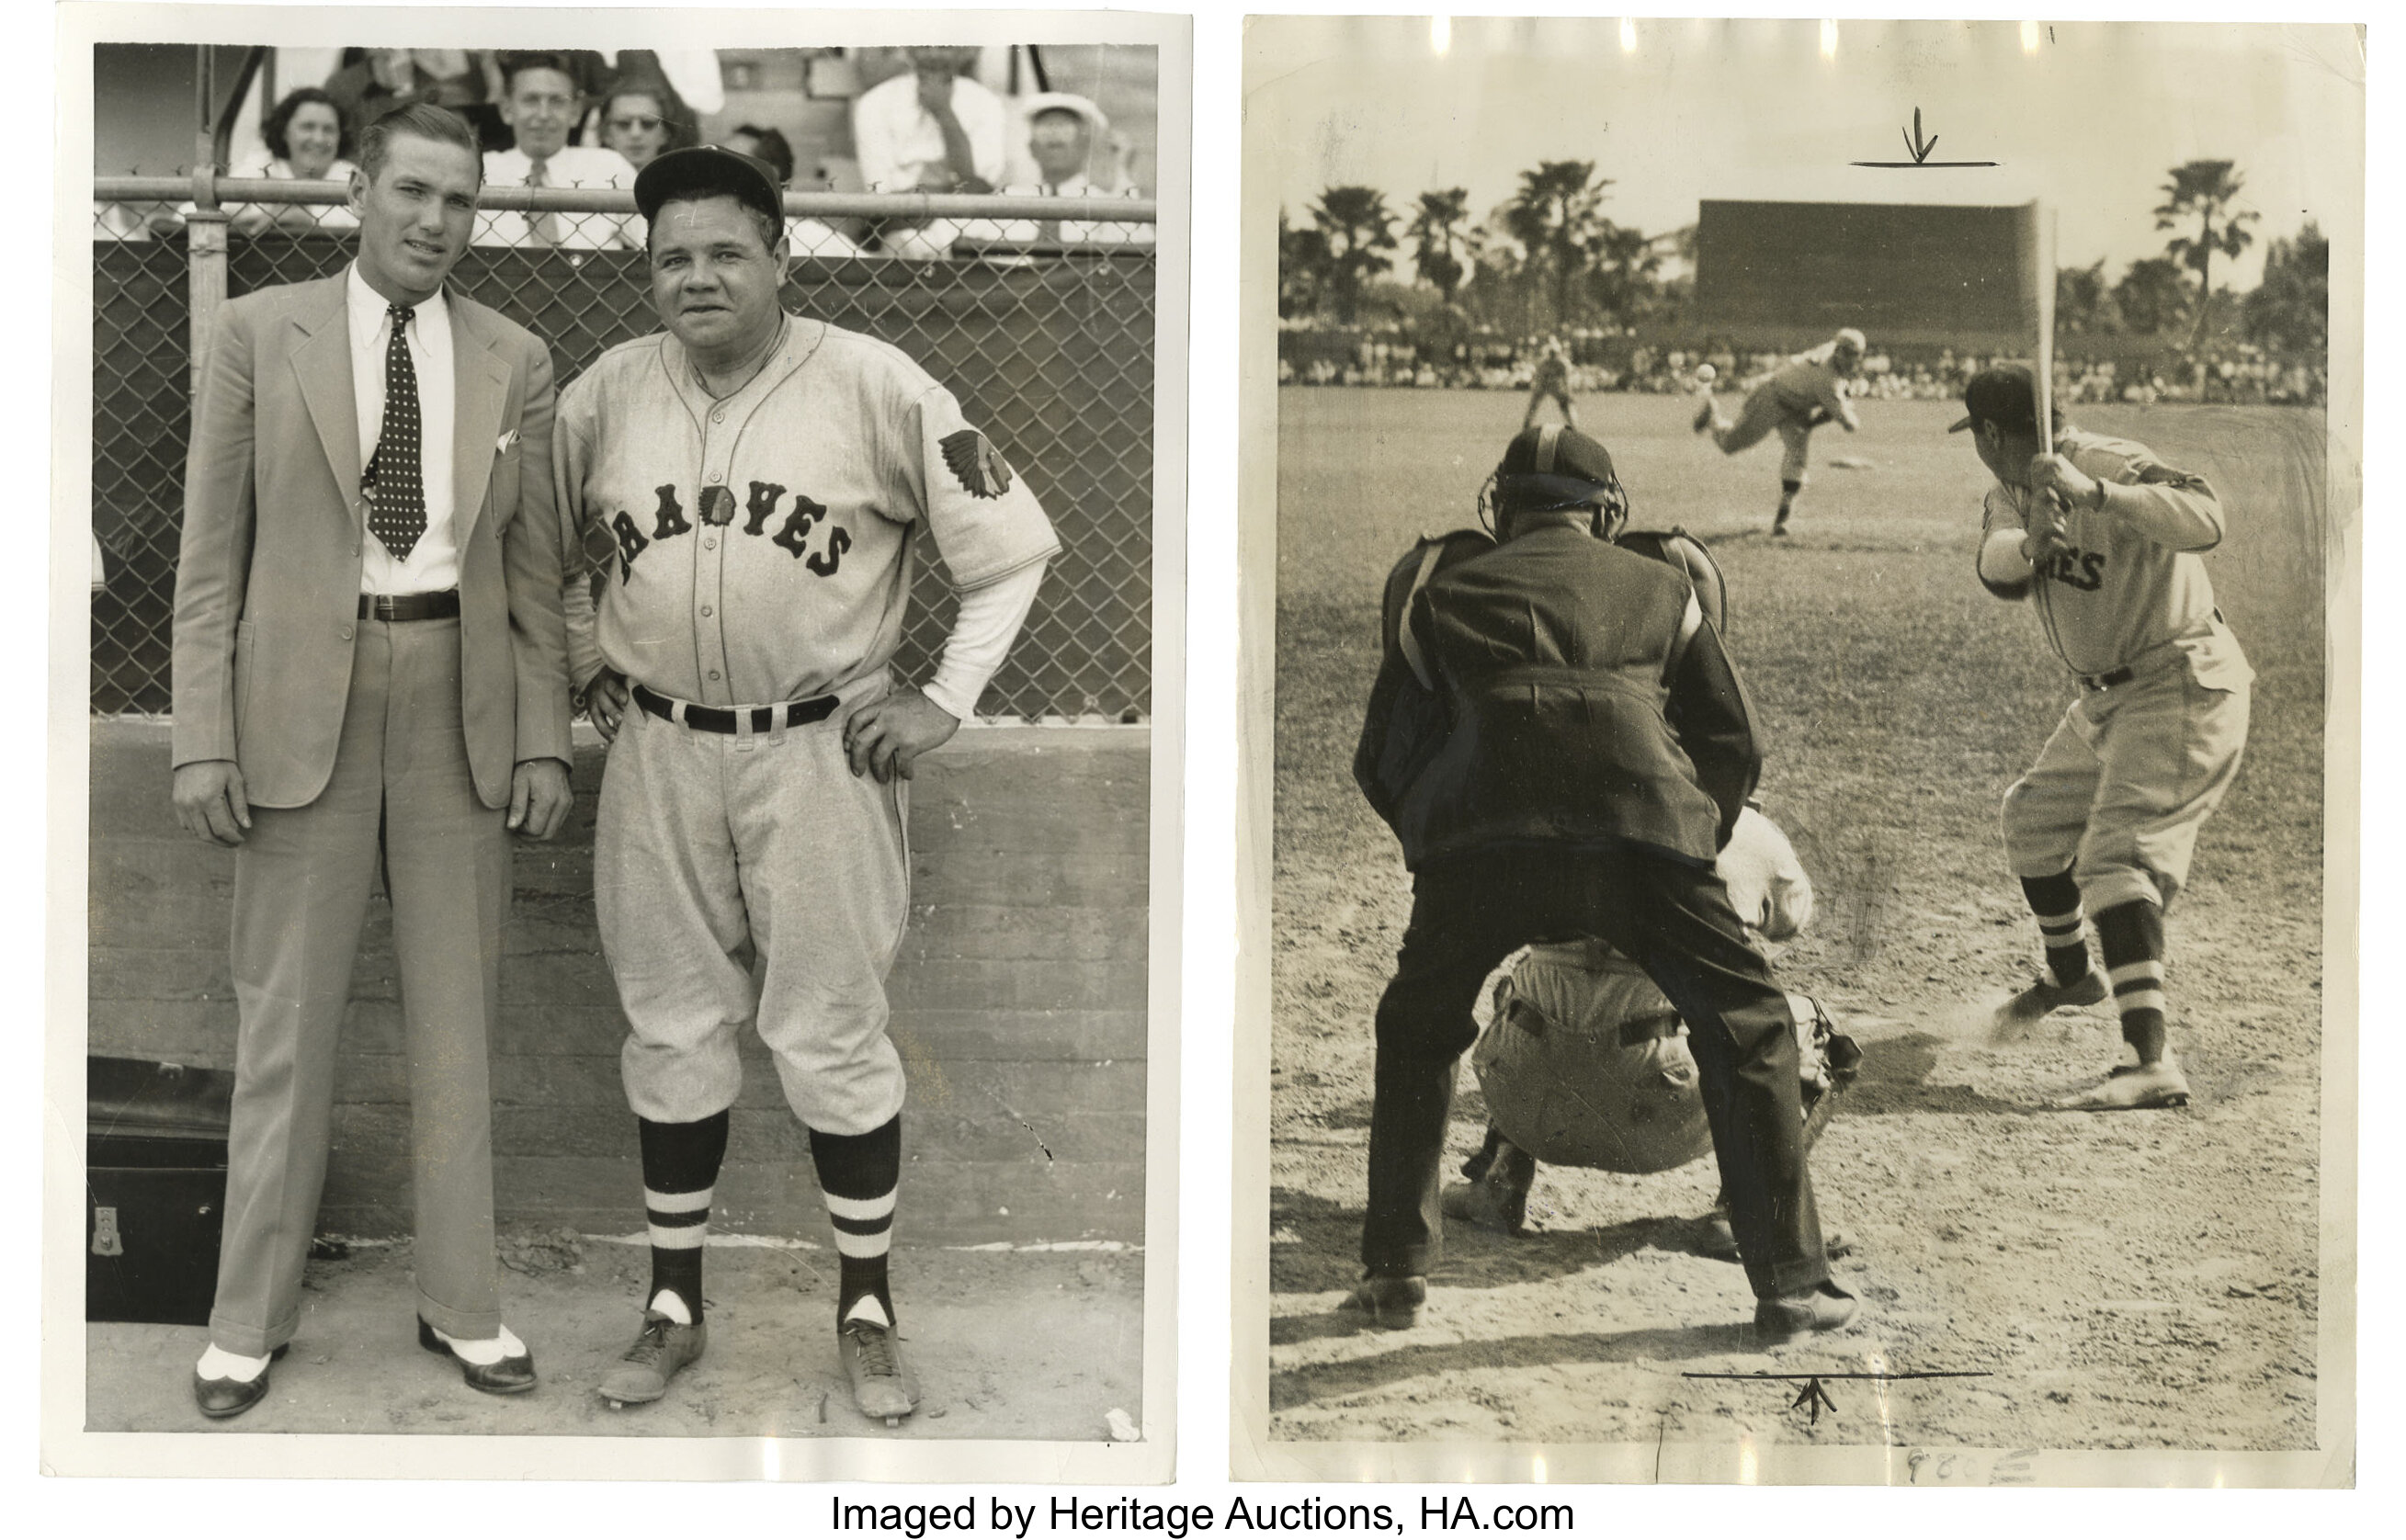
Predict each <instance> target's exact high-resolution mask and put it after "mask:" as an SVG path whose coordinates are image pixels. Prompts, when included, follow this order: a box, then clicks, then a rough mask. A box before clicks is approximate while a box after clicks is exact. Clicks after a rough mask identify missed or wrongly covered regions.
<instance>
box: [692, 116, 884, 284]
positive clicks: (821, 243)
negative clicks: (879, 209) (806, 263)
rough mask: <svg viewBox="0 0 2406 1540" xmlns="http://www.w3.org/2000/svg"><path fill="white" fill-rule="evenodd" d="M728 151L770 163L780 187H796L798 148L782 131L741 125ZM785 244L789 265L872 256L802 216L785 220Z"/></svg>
mask: <svg viewBox="0 0 2406 1540" xmlns="http://www.w3.org/2000/svg"><path fill="white" fill-rule="evenodd" d="M727 148H729V149H731V150H734V151H736V152H737V153H739V154H743V155H750V156H753V157H756V158H757V159H758V160H761V161H765V162H768V165H769V169H771V171H774V172H775V173H776V174H777V185H778V186H779V187H781V188H790V187H791V186H792V185H793V180H794V147H793V145H792V144H791V143H790V142H789V141H787V139H786V138H785V134H784V133H783V132H781V131H780V130H777V129H773V128H762V127H760V126H759V125H758V124H757V123H743V124H740V125H739V126H737V128H736V129H735V130H734V132H732V133H730V134H728V135H727ZM785 243H786V251H787V254H788V260H789V261H790V260H791V259H792V258H794V257H816V258H819V259H820V260H822V261H833V260H835V259H836V258H838V257H861V256H866V255H868V253H866V252H864V251H862V250H861V249H860V247H857V246H856V245H854V244H853V241H852V238H851V237H850V236H848V235H846V234H844V233H842V231H840V230H837V229H836V228H835V227H834V226H833V225H830V224H828V223H827V222H826V221H825V220H822V219H808V218H805V217H803V216H800V215H792V214H789V215H787V216H786V217H785Z"/></svg>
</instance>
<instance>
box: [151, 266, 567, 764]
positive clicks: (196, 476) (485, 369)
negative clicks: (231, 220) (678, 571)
mask: <svg viewBox="0 0 2406 1540" xmlns="http://www.w3.org/2000/svg"><path fill="white" fill-rule="evenodd" d="M344 282H345V280H344V277H343V276H340V275H338V276H334V277H332V278H324V279H319V280H318V281H316V282H312V283H302V284H292V285H290V286H288V287H284V288H278V289H268V290H261V291H259V292H257V293H254V294H247V295H245V296H243V297H242V298H241V299H238V300H233V301H230V302H228V303H227V304H225V305H224V307H223V308H222V309H221V310H220V311H219V316H218V319H217V324H216V327H215V329H214V332H213V335H212V338H211V342H210V345H209V346H210V352H209V357H208V360H207V363H206V368H205V373H204V374H203V379H202V386H201V397H200V401H199V403H197V405H196V406H195V408H194V411H193V419H192V441H191V457H190V459H188V460H187V462H186V466H185V474H184V534H183V549H182V555H181V558H180V559H179V563H178V567H177V575H176V638H175V705H176V722H175V736H174V748H175V762H176V764H177V765H178V766H182V765H188V764H191V763H194V762H196V761H200V760H205V759H232V760H234V761H235V762H236V763H237V764H239V765H240V766H241V768H242V776H243V784H244V790H245V794H246V795H247V796H248V798H249V800H250V801H252V802H253V803H256V804H258V805H259V806H262V807H271V808H291V807H303V806H305V805H307V804H308V803H310V802H311V801H314V800H315V799H316V798H317V797H318V793H319V792H321V791H323V790H324V789H325V785H326V781H327V778H328V777H329V776H330V775H331V774H332V773H333V767H334V749H335V745H336V743H337V742H339V741H340V738H341V735H342V728H343V713H344V707H345V703H346V701H347V699H348V697H349V694H350V679H351V649H352V645H353V638H354V637H355V636H357V634H358V631H359V599H360V564H361V550H362V548H363V544H364V542H365V540H366V538H367V503H366V501H365V500H364V499H363V498H362V497H361V492H360V468H361V462H362V460H363V459H364V457H363V455H362V454H361V445H360V442H359V439H360V433H359V422H358V414H357V410H356V408H355V406H354V404H353V397H352V394H351V345H350V337H349V333H348V330H347V318H346V312H345V307H344ZM446 298H447V300H448V302H449V307H450V312H451V332H452V357H453V360H454V361H453V369H454V374H455V377H456V380H457V403H458V405H457V411H456V417H455V420H454V426H453V444H454V448H453V452H452V466H453V471H452V473H453V477H454V497H453V501H452V506H453V508H454V509H455V514H454V518H455V521H456V523H457V526H458V527H457V529H456V530H455V534H456V536H457V538H458V541H459V546H460V713H461V717H462V719H463V721H464V722H465V724H466V728H467V737H468V758H469V763H470V766H471V768H472V770H474V776H475V782H476V793H477V795H478V796H479V797H480V798H483V800H484V802H485V804H486V805H487V806H488V807H496V808H498V807H501V806H502V805H504V804H505V803H506V802H507V801H508V799H509V795H510V771H511V768H512V766H513V765H514V764H516V763H517V761H519V760H525V759H541V758H557V759H561V760H565V759H567V758H569V756H570V747H569V734H568V719H569V708H568V670H567V634H566V630H565V629H564V623H563V621H562V618H561V607H560V575H559V520H558V518H557V517H556V516H555V515H554V513H553V511H552V501H551V420H552V399H553V391H552V374H551V357H550V354H549V353H548V351H546V350H545V347H544V346H543V344H542V343H541V342H539V341H537V340H536V339H535V337H534V336H533V334H532V333H531V332H528V331H527V330H526V329H525V328H523V327H521V326H519V325H517V323H515V322H513V321H509V320H505V319H503V318H502V317H501V316H500V315H498V314H496V313H495V312H494V311H492V310H490V309H488V308H487V307H486V306H484V305H481V304H477V303H476V302H475V301H474V300H471V299H469V298H468V297H467V296H465V295H463V294H461V293H460V292H459V291H458V290H447V291H446Z"/></svg>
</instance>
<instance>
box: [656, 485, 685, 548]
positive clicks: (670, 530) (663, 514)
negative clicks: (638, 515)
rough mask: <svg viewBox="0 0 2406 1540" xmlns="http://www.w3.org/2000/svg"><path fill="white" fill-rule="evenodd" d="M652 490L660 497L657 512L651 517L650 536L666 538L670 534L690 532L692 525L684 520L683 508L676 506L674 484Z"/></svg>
mask: <svg viewBox="0 0 2406 1540" xmlns="http://www.w3.org/2000/svg"><path fill="white" fill-rule="evenodd" d="M652 490H653V491H655V492H657V493H658V494H659V499H660V509H659V512H658V514H657V515H655V516H653V519H652V538H653V539H654V540H666V539H668V538H669V537H670V536H672V535H686V534H691V533H692V532H693V526H692V525H690V524H687V523H686V521H685V510H684V509H682V508H680V507H678V506H677V500H676V487H675V484H673V483H672V484H670V485H669V486H666V487H653V488H652Z"/></svg>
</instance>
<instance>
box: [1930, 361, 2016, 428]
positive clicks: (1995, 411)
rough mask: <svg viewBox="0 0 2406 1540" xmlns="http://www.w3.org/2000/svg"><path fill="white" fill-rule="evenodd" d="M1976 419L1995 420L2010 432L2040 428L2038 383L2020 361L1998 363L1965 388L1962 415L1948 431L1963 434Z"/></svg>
mask: <svg viewBox="0 0 2406 1540" xmlns="http://www.w3.org/2000/svg"><path fill="white" fill-rule="evenodd" d="M1974 422H1993V423H1995V424H1996V425H1997V426H1998V427H2000V428H2002V429H2003V430H2005V431H2007V432H2009V433H2035V432H2037V431H2038V386H2037V384H2036V383H2035V381H2034V379H2033V377H2032V376H2031V372H2030V370H2029V369H2027V368H2025V367H2024V366H2023V365H2021V364H2018V363H1995V364H1990V365H1989V366H1988V368H1986V369H1983V370H1981V371H1980V372H1979V373H1978V374H1974V375H1973V376H1972V380H1971V383H1970V384H1968V385H1966V386H1964V387H1963V417H1962V419H1961V420H1960V421H1959V422H1957V423H1956V424H1955V425H1954V426H1953V427H1951V428H1949V429H1947V430H1946V431H1948V432H1950V433H1960V432H1961V431H1963V430H1964V429H1966V428H1969V427H1971V426H1972V424H1973V423H1974Z"/></svg>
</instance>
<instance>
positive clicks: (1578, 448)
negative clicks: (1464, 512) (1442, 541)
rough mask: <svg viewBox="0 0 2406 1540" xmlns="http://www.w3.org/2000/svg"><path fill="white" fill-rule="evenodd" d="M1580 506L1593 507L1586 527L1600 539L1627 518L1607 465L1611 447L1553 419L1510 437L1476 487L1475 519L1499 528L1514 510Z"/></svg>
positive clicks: (1623, 494) (1625, 502)
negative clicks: (1501, 454)
mask: <svg viewBox="0 0 2406 1540" xmlns="http://www.w3.org/2000/svg"><path fill="white" fill-rule="evenodd" d="M1585 507H1592V508H1593V509H1594V510H1595V514H1594V517H1593V518H1592V521H1591V522H1590V525H1589V528H1590V529H1591V530H1592V531H1593V532H1594V534H1595V536H1596V538H1597V539H1599V540H1610V539H1611V538H1612V537H1613V536H1614V535H1615V534H1617V533H1619V532H1620V530H1621V526H1622V525H1624V524H1626V523H1628V522H1629V493H1628V492H1627V491H1626V490H1625V489H1623V487H1621V477H1620V476H1619V475H1618V474H1616V473H1614V471H1613V469H1612V452H1611V451H1610V450H1608V449H1606V447H1605V446H1604V445H1601V444H1598V443H1597V442H1596V441H1595V440H1593V439H1592V438H1590V437H1588V436H1587V435H1586V434H1585V433H1582V432H1580V431H1578V429H1576V428H1564V427H1562V426H1560V425H1559V424H1554V423H1549V424H1547V425H1546V426H1545V427H1543V428H1531V429H1528V430H1526V431H1523V432H1521V434H1520V435H1519V436H1518V437H1516V438H1514V439H1513V440H1512V442H1511V443H1510V444H1509V445H1507V446H1506V447H1505V450H1504V458H1503V459H1502V460H1500V461H1498V462H1497V464H1496V466H1495V473H1494V474H1493V475H1491V476H1489V477H1488V478H1487V484H1486V485H1485V486H1484V487H1480V488H1479V523H1480V524H1481V525H1483V526H1484V527H1486V528H1487V529H1489V530H1496V531H1497V532H1498V533H1501V532H1502V531H1501V526H1502V525H1503V523H1504V521H1505V520H1506V519H1508V518H1510V517H1511V516H1513V515H1515V514H1543V513H1552V512H1554V511H1556V510H1558V509H1563V508H1585Z"/></svg>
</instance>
